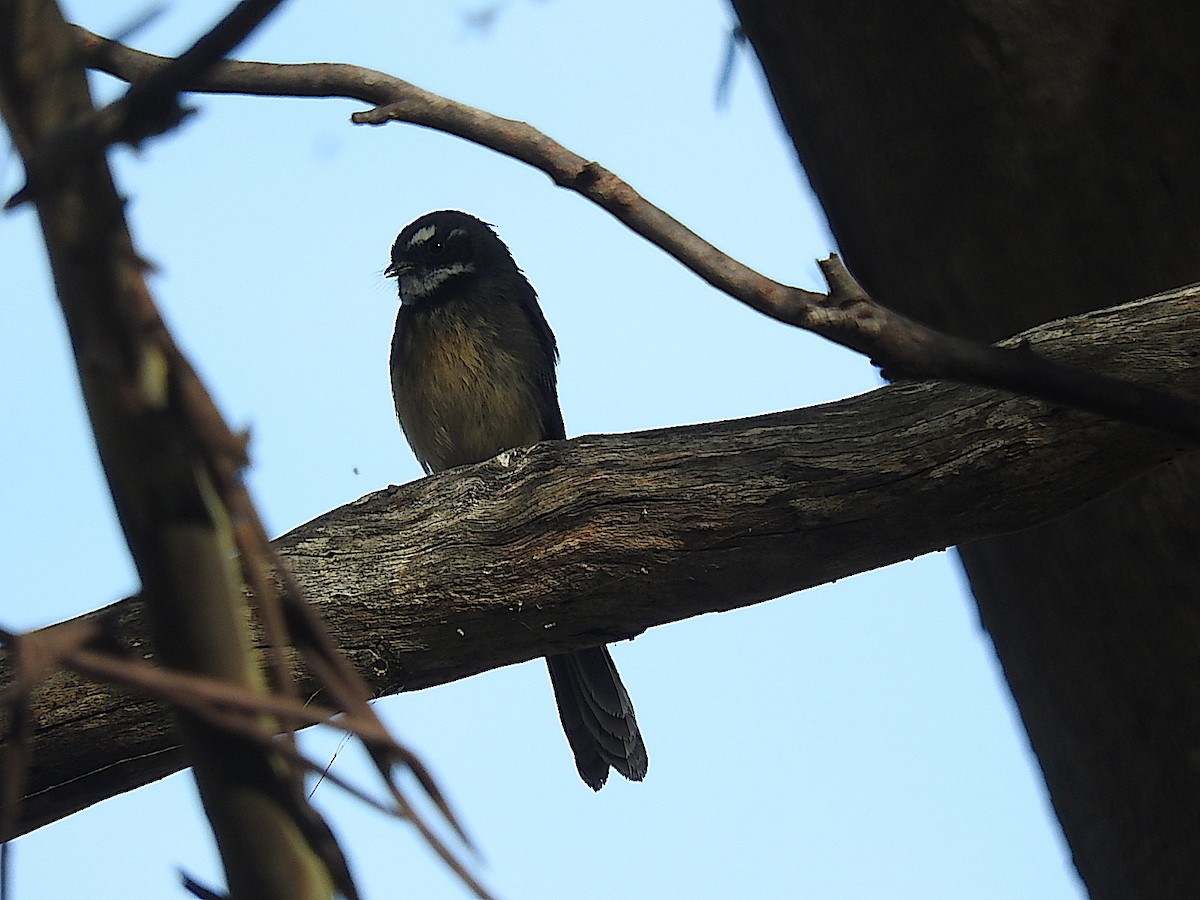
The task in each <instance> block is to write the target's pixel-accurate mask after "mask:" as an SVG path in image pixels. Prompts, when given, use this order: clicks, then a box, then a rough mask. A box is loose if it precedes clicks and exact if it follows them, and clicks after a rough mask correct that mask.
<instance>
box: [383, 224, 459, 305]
mask: <svg viewBox="0 0 1200 900" xmlns="http://www.w3.org/2000/svg"><path fill="white" fill-rule="evenodd" d="M432 227H433V226H432V225H431V226H430V228H432ZM423 231H425V229H424V228H422V229H421V231H418V232H417V233H416V234H415V235H413V240H414V241H415V240H416V239H417V238H418V237H420V235H421V233H422V232H423ZM426 240H428V238H426ZM474 271H475V266H474V265H473V264H472V263H462V262H457V263H451V264H450V265H448V266H441V267H440V268H437V269H431V270H429V271H427V272H424V273H420V274H418V273H416V272H410V273H408V274H406V275H401V276H400V299H401V300H408V301H412V302H416V301H417V300H424V299H425V298H426V297H428V296H429V295H430V294H432V293H433V292H434V291H436V290H437V289H438V288H439V287H441V286H442V285H443V284H444V283H445V282H446V281H448V280H449V279H451V278H454V277H455V276H456V275H469V274H470V273H472V272H474Z"/></svg>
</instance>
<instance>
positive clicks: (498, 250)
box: [383, 209, 519, 305]
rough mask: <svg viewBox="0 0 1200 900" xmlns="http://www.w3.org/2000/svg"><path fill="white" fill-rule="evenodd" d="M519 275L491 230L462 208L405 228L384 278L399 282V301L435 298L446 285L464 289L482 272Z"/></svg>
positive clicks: (427, 216)
mask: <svg viewBox="0 0 1200 900" xmlns="http://www.w3.org/2000/svg"><path fill="white" fill-rule="evenodd" d="M514 271H519V270H517V267H516V263H514V262H513V259H512V255H511V254H510V253H509V252H508V248H507V247H506V246H504V242H503V241H501V240H500V238H499V237H497V236H496V233H495V232H494V231H493V230H492V228H491V226H490V225H488V224H487V223H486V222H483V221H481V220H479V219H477V218H475V217H474V216H472V215H468V214H467V213H464V212H459V211H457V210H449V209H444V210H439V211H438V212H431V213H426V214H425V215H423V216H421V217H420V218H419V219H417V220H416V221H414V222H412V223H410V224H409V225H407V226H405V228H404V230H403V231H401V232H400V235H399V237H397V238H396V243H395V244H393V245H392V261H391V263H390V264H389V265H388V267H387V268H386V269H384V270H383V274H384V275H386V276H387V277H388V278H395V279H396V280H397V281H398V282H399V287H400V302H401V303H404V304H408V305H415V304H420V303H424V302H427V301H429V300H432V299H435V298H437V297H438V296H439V293H440V292H441V291H442V289H443V286H446V285H450V286H453V287H461V286H463V285H465V284H467V283H468V282H470V281H472V280H473V279H475V278H476V277H477V276H479V275H481V274H488V273H490V274H497V275H498V274H501V273H508V272H514Z"/></svg>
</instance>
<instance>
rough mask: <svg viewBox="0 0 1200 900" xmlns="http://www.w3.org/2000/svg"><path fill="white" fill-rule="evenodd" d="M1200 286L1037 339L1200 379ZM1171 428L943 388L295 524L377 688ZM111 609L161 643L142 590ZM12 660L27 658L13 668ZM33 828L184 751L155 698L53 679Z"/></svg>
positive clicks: (1105, 362)
mask: <svg viewBox="0 0 1200 900" xmlns="http://www.w3.org/2000/svg"><path fill="white" fill-rule="evenodd" d="M1198 336H1200V288H1189V289H1185V290H1182V291H1179V292H1176V293H1173V294H1170V295H1164V296H1162V297H1159V298H1153V299H1151V300H1147V301H1143V302H1140V303H1137V304H1130V305H1127V306H1124V307H1120V308H1117V309H1115V310H1107V311H1103V312H1101V313H1096V314H1092V315H1089V316H1086V317H1081V318H1079V319H1072V320H1064V321H1062V322H1057V323H1051V324H1049V325H1046V326H1042V327H1040V328H1038V329H1036V330H1035V331H1033V332H1030V333H1029V334H1028V335H1027V338H1028V339H1029V341H1030V342H1031V343H1032V344H1033V345H1034V346H1036V347H1038V348H1040V349H1043V350H1045V351H1046V352H1047V353H1049V354H1050V355H1052V356H1053V357H1055V358H1057V359H1061V360H1062V361H1063V362H1066V363H1069V364H1071V365H1077V366H1079V367H1080V368H1083V369H1091V368H1096V367H1100V366H1103V367H1104V368H1105V369H1106V370H1108V371H1110V372H1114V373H1116V374H1119V375H1121V376H1122V377H1126V378H1130V379H1134V380H1137V381H1140V382H1145V383H1147V384H1151V385H1155V386H1158V387H1168V388H1170V389H1171V390H1173V391H1176V392H1178V393H1179V394H1181V395H1183V396H1189V397H1196V396H1200V370H1198V369H1197V367H1196V366H1195V365H1194V359H1195V349H1194V348H1195V346H1197V338H1198ZM1175 449H1176V448H1175V446H1173V442H1171V441H1169V440H1167V439H1166V438H1164V437H1163V436H1162V435H1161V434H1160V433H1159V432H1155V431H1150V430H1147V429H1143V428H1139V427H1136V426H1130V425H1123V424H1119V423H1114V422H1111V421H1108V420H1103V419H1098V418H1096V417H1094V416H1091V415H1088V414H1084V413H1078V412H1072V411H1068V410H1065V409H1062V408H1055V407H1049V406H1047V405H1045V404H1043V403H1040V402H1038V401H1033V400H1030V399H1028V398H1024V397H1014V396H1012V395H1009V394H1004V393H999V392H995V391H989V390H986V389H982V388H971V387H962V386H953V385H947V384H942V383H923V384H904V385H896V386H892V387H887V388H882V389H880V390H877V391H874V392H872V393H870V394H866V395H863V396H861V397H856V398H853V399H850V400H844V401H841V402H838V403H831V404H827V405H824V406H819V407H814V408H811V409H803V410H797V411H794V412H788V413H779V414H775V415H768V416H760V417H756V418H752V419H744V420H739V421H733V422H719V423H712V424H707V425H699V426H689V427H685V428H671V429H664V430H660V431H651V432H642V433H637V434H629V435H612V436H592V437H583V438H577V439H575V440H571V441H564V442H551V443H546V444H540V445H538V446H536V447H534V448H531V449H528V450H517V451H511V452H508V453H504V454H502V455H500V456H499V457H497V458H496V459H494V460H491V461H489V462H486V463H482V464H480V465H478V466H473V467H470V468H466V469H458V470H453V471H450V472H446V473H443V474H440V475H436V476H432V477H429V478H425V479H422V480H420V481H418V482H415V483H412V484H409V485H404V486H402V487H393V488H389V489H387V490H383V491H379V492H376V493H374V494H371V495H368V496H366V497H364V498H362V499H360V500H358V501H356V502H354V503H350V504H348V505H346V506H343V507H341V508H339V509H336V510H333V511H331V512H329V513H327V514H325V515H323V516H320V517H318V518H317V519H315V520H313V521H312V522H309V523H307V524H306V525H303V526H301V527H299V528H297V529H295V530H294V531H292V532H290V533H289V534H287V535H284V536H283V537H281V538H280V539H279V540H278V541H277V542H276V543H277V546H278V548H279V550H280V553H281V555H282V556H283V558H284V559H285V560H286V561H287V563H288V565H289V566H290V567H291V568H292V570H293V571H294V572H295V574H296V576H297V578H298V579H299V580H300V582H301V583H302V584H303V586H304V589H305V591H306V592H307V594H308V596H309V597H310V598H312V599H313V600H314V602H316V603H318V604H319V605H320V608H321V609H322V611H323V613H324V615H325V618H326V619H327V621H328V623H329V625H330V628H331V630H332V631H333V632H334V634H335V637H336V639H337V641H338V642H339V643H340V645H341V647H342V648H343V650H344V651H345V652H346V654H347V655H348V656H349V657H350V658H351V659H352V660H353V661H354V662H355V663H356V664H357V666H358V668H359V669H360V671H361V672H362V673H363V675H364V676H365V677H366V678H367V679H368V680H369V681H370V683H371V685H372V687H373V689H374V690H375V691H376V693H378V694H380V695H383V694H390V693H395V692H397V691H400V690H411V689H415V688H423V687H428V686H430V685H435V684H439V683H442V682H446V681H450V680H453V679H456V678H461V677H465V676H467V675H471V674H474V673H477V672H480V671H484V670H487V669H491V668H495V667H497V666H502V665H508V664H511V663H515V662H520V661H522V660H527V659H532V658H534V657H537V656H542V655H545V654H547V653H551V652H557V651H561V650H564V649H568V648H577V647H583V646H588V645H594V644H597V643H601V642H608V641H612V640H615V639H620V638H625V637H633V636H635V635H637V634H639V633H640V632H642V631H644V630H645V629H647V628H649V627H652V626H654V625H660V624H663V623H666V622H671V621H675V620H679V619H683V618H687V617H689V616H695V615H699V614H701V613H705V612H713V611H719V610H728V609H733V608H736V607H741V606H747V605H750V604H753V603H757V602H760V601H763V600H767V599H770V598H773V597H778V596H781V595H783V594H786V593H789V592H792V591H796V590H800V589H803V588H806V587H810V586H813V585H817V584H821V583H824V582H827V581H831V580H833V579H837V578H842V577H845V576H847V575H851V574H853V573H856V572H862V571H866V570H868V569H872V568H875V567H878V566H882V565H886V564H888V563H891V562H895V561H898V560H903V559H907V558H910V557H913V556H916V555H919V554H922V553H926V552H929V551H932V550H938V549H941V548H943V547H946V546H949V545H951V544H954V543H958V542H962V541H966V540H971V539H975V538H979V537H983V536H985V535H989V534H996V533H1000V532H1006V531H1012V530H1015V529H1019V528H1022V527H1025V526H1028V525H1031V524H1034V523H1036V522H1040V521H1045V520H1047V519H1050V518H1053V517H1055V516H1058V515H1060V514H1062V513H1064V512H1065V511H1067V510H1070V509H1073V508H1075V507H1078V506H1079V505H1080V504H1082V503H1085V502H1087V501H1088V500H1090V499H1092V498H1095V497H1097V496H1100V495H1101V494H1103V493H1105V492H1107V491H1109V490H1111V489H1112V488H1114V487H1115V486H1117V485H1118V484H1120V483H1121V482H1122V481H1123V480H1125V479H1129V478H1132V477H1134V476H1135V475H1137V474H1138V473H1141V472H1144V471H1146V470H1147V469H1149V468H1151V467H1153V466H1155V465H1156V464H1157V463H1158V462H1159V461H1161V460H1164V459H1166V458H1169V457H1170V456H1171V455H1172V454H1173V453H1174V452H1175ZM88 618H98V619H101V620H105V621H107V623H108V624H109V626H110V627H111V629H112V631H113V633H114V634H120V635H122V636H124V637H123V639H125V640H127V641H128V642H129V643H130V645H131V646H132V648H133V649H134V650H135V651H138V652H145V648H144V642H143V638H142V637H141V635H143V634H144V630H145V629H144V625H143V622H142V611H141V604H140V602H139V601H138V600H136V599H133V600H125V601H122V602H120V603H117V604H115V605H113V606H111V607H108V608H106V609H104V610H100V611H99V612H96V613H93V614H91V615H90V616H89V617H88ZM0 673H3V674H4V677H5V680H10V679H11V670H10V663H8V661H5V663H4V667H2V668H0ZM34 702H35V719H36V721H37V731H36V735H35V745H34V756H33V764H32V770H31V771H32V775H31V779H32V781H31V785H32V788H31V793H30V796H29V797H27V799H26V803H25V806H24V808H23V813H24V815H25V819H24V821H23V822H22V824H21V825H20V826H19V827H20V830H22V831H23V830H28V829H30V828H34V827H37V826H38V825H41V824H44V823H46V822H49V821H52V820H54V819H56V818H60V817H62V816H64V815H67V814H69V813H70V812H73V811H75V810H77V809H80V808H82V807H84V806H87V805H89V804H91V803H94V802H96V801H98V800H100V799H103V798H105V797H107V796H111V795H113V794H115V793H119V792H121V791H124V790H128V789H130V788H132V787H136V786H138V785H140V784H143V783H146V782H148V781H151V780H154V779H155V778H158V777H161V776H163V775H165V774H168V773H170V772H172V771H175V770H176V769H177V768H179V767H180V766H181V765H182V761H181V759H180V757H179V754H178V753H177V751H176V750H175V749H174V741H173V738H172V735H171V733H170V728H169V725H168V723H167V720H166V717H165V716H164V715H163V714H162V713H161V712H160V711H159V710H158V708H157V707H156V706H155V705H154V704H152V703H148V702H144V701H141V700H135V699H130V698H129V697H127V696H124V695H122V694H121V693H119V692H117V691H114V690H112V689H110V688H107V687H104V686H101V685H93V684H89V683H86V682H84V681H82V680H80V679H79V678H77V677H75V676H72V675H69V674H64V673H59V674H56V675H55V676H53V677H52V678H51V679H49V680H48V681H47V682H46V683H45V684H43V685H42V686H41V687H40V688H39V689H38V691H37V693H36V695H35V698H34Z"/></svg>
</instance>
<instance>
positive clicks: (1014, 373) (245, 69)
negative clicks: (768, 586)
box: [76, 27, 1200, 441]
mask: <svg viewBox="0 0 1200 900" xmlns="http://www.w3.org/2000/svg"><path fill="white" fill-rule="evenodd" d="M76 34H77V36H78V38H79V41H80V46H81V48H82V51H83V53H84V56H85V59H86V62H87V65H89V66H91V67H92V68H94V69H97V70H99V71H102V72H106V73H108V74H110V75H113V76H115V77H117V78H121V79H124V80H126V81H130V82H133V83H136V82H138V81H140V80H141V79H143V78H148V77H151V76H152V75H153V74H154V73H155V72H157V71H159V70H160V69H161V68H162V67H163V66H166V65H168V64H169V63H170V60H168V59H166V58H164V57H159V56H154V55H152V54H149V53H144V52H141V51H138V50H134V49H132V48H129V47H126V46H124V45H122V44H119V43H117V42H114V41H110V40H107V39H105V38H103V37H100V36H98V35H95V34H93V33H91V32H89V31H87V30H85V29H83V28H79V27H76ZM188 88H189V89H190V90H193V91H198V92H207V93H236V94H254V95H266V96H288V97H339V98H344V99H351V100H358V101H361V102H364V103H370V104H372V105H373V108H372V109H370V110H366V111H363V112H358V113H355V114H354V115H353V116H351V120H352V121H354V122H355V123H358V124H369V125H380V124H384V123H386V122H390V121H400V122H408V123H411V124H414V125H422V126H425V127H427V128H434V129H437V130H439V131H444V132H446V133H448V134H453V135H456V136H458V137H461V138H463V139H465V140H469V141H472V142H474V143H476V144H479V145H480V146H483V147H487V148H489V149H492V150H495V151H496V152H498V153H502V154H504V155H506V156H510V157H512V158H513V159H517V160H520V161H521V162H524V163H526V164H528V165H530V166H532V167H534V168H536V169H538V170H540V171H542V172H544V173H546V174H547V175H548V176H549V177H550V178H551V179H552V180H553V181H554V183H555V184H557V185H559V186H561V187H565V188H568V189H570V190H573V191H575V192H577V193H579V194H581V195H582V196H584V197H586V198H587V199H589V200H591V201H592V202H593V203H596V204H597V205H598V206H600V207H602V208H603V209H605V210H607V211H608V212H609V213H611V214H612V215H613V216H614V217H615V218H617V219H618V220H619V221H621V222H622V223H623V224H625V225H626V226H627V227H629V228H630V229H632V230H633V231H634V232H636V233H637V234H639V235H641V236H642V237H644V238H646V239H647V240H648V241H650V242H651V243H653V244H654V245H656V246H657V247H659V248H661V249H662V250H664V251H665V252H667V253H668V254H670V255H671V256H672V257H674V258H675V259H676V260H678V261H679V262H680V263H682V264H683V265H684V266H686V267H687V268H689V269H690V270H691V271H693V272H695V273H696V274H697V275H699V276H700V277H701V278H702V279H704V280H705V281H706V282H708V283H709V284H711V285H712V286H713V287H715V288H717V289H719V290H721V291H724V292H725V293H727V294H729V295H730V296H731V297H733V298H734V299H736V300H738V301H740V302H742V303H744V304H746V305H747V306H749V307H751V308H752V309H755V310H757V311H759V312H761V313H763V314H765V315H768V316H770V317H771V318H774V319H776V320H778V321H780V322H784V323H786V324H789V325H795V326H797V327H800V328H804V329H806V330H808V331H812V332H814V333H816V334H819V335H821V336H822V337H825V338H827V339H829V340H831V341H833V342H835V343H837V344H840V345H842V346H844V347H848V348H850V349H852V350H856V351H858V352H860V353H863V354H865V355H867V356H869V357H870V358H871V359H872V360H873V361H874V362H875V363H876V364H877V365H879V366H880V367H881V368H882V369H883V370H884V373H885V374H886V375H888V376H889V377H906V378H912V379H946V380H951V381H958V382H963V383H967V384H978V385H982V386H985V387H992V388H999V389H1004V390H1010V391H1013V392H1015V393H1019V394H1026V395H1029V396H1033V397H1037V398H1040V399H1043V400H1047V401H1051V402H1055V403H1062V404H1066V405H1068V406H1072V407H1076V408H1078V409H1083V410H1087V411H1090V412H1093V413H1097V414H1100V415H1103V416H1108V417H1111V418H1116V419H1121V420H1124V421H1128V422H1134V423H1138V424H1142V425H1149V426H1151V427H1155V428H1159V429H1162V430H1164V431H1168V432H1172V433H1174V434H1176V435H1179V436H1182V437H1185V438H1187V439H1189V440H1191V441H1195V440H1200V406H1198V405H1196V404H1194V403H1191V402H1189V401H1186V400H1182V399H1180V398H1178V397H1174V396H1172V395H1170V394H1168V393H1165V392H1162V391H1157V390H1152V389H1149V388H1143V387H1141V386H1138V385H1135V384H1130V383H1128V382H1122V381H1118V380H1117V379H1112V378H1107V377H1105V376H1102V375H1098V374H1093V373H1089V372H1081V371H1078V370H1074V369H1070V368H1067V367H1065V366H1061V365H1058V364H1056V363H1053V362H1050V361H1049V360H1046V359H1044V358H1042V357H1039V356H1037V355H1035V354H1034V353H1032V352H1029V351H1028V350H1027V349H1024V348H1015V349H1014V348H1001V347H996V346H992V345H988V344H981V343H977V342H975V341H970V340H966V339H963V338H957V337H953V336H951V335H947V334H944V333H942V332H939V331H937V330H935V329H932V328H929V327H927V326H925V325H922V324H920V323H918V322H916V321H914V320H912V319H909V318H907V317H906V316H902V315H900V314H899V313H896V312H893V311H891V310H890V309H888V308H887V307H885V306H883V305H881V304H879V303H877V302H876V301H875V300H873V299H872V298H871V297H870V296H869V295H868V294H867V292H866V291H865V290H863V288H862V287H861V286H860V285H859V284H858V283H857V282H856V281H855V280H854V278H853V277H852V276H851V275H850V273H849V272H848V271H847V270H846V268H845V267H844V266H843V265H842V264H841V262H840V260H839V259H838V258H837V257H836V256H831V257H830V258H829V259H827V260H824V261H823V262H822V263H821V269H822V272H823V274H824V275H825V278H826V281H827V282H828V284H829V287H830V290H829V293H828V294H821V293H817V292H814V291H807V290H803V289H801V288H797V287H791V286H788V285H784V284H781V283H779V282H777V281H774V280H772V279H770V278H767V277H766V276H764V275H761V274H760V273H758V272H756V271H754V270H753V269H751V268H750V267H748V266H746V265H744V264H743V263H740V262H738V261H737V260H736V259H733V258H732V257H730V256H728V255H727V254H725V253H723V252H721V251H720V250H718V249H717V248H716V247H714V246H713V245H712V244H710V243H708V242H707V241H705V240H704V239H703V238H701V237H700V236H699V235H697V234H695V233H694V232H693V231H691V230H690V229H688V228H687V227H686V226H684V225H683V224H682V223H681V222H679V221H678V220H676V219H674V218H672V217H671V216H670V215H668V214H667V213H666V212H664V211H663V210H661V209H659V208H658V207H656V206H654V205H653V204H652V203H650V202H649V201H647V200H646V199H645V198H644V197H642V196H641V195H640V194H638V193H637V191H635V190H634V189H633V188H632V187H630V186H629V185H628V184H626V183H625V182H624V181H622V180H621V179H620V178H618V177H617V176H616V175H614V174H613V173H612V172H610V171H608V170H607V169H605V168H604V167H602V166H600V165H599V164H598V163H596V162H592V161H589V160H587V159H586V158H584V157H582V156H580V155H579V154H577V153H574V152H572V151H571V150H569V149H567V148H566V147H564V146H562V145H561V144H559V143H558V142H556V141H554V140H553V139H552V138H550V137H548V136H547V135H545V134H543V133H542V132H540V131H538V130H537V129H535V128H533V127H531V126H530V125H528V124H526V123H524V122H519V121H515V120H512V119H505V118H502V117H500V116H494V115H492V114H490V113H487V112H484V111H482V110H479V109H475V108H473V107H470V106H466V105H465V104H462V103H457V102H455V101H453V100H449V99H447V98H445V97H440V96H438V95H436V94H433V93H430V92H429V91H426V90H424V89H422V88H419V87H417V86H415V85H413V84H410V83H408V82H406V81H403V80H402V79H400V78H396V77H395V76H392V75H388V74H385V73H383V72H379V71H375V70H372V69H367V68H363V67H360V66H353V65H347V64H344V63H292V64H279V63H264V62H246V61H235V60H228V61H225V62H222V63H219V64H218V65H216V66H214V67H213V69H212V70H211V71H209V73H208V74H207V75H206V76H204V77H202V78H198V79H196V80H195V81H194V82H192V83H190V84H189V85H188Z"/></svg>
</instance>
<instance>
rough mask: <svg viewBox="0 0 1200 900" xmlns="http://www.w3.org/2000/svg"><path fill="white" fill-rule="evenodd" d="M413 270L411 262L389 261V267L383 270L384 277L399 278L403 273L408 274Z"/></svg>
mask: <svg viewBox="0 0 1200 900" xmlns="http://www.w3.org/2000/svg"><path fill="white" fill-rule="evenodd" d="M412 270H413V267H412V265H411V264H410V263H389V264H388V267H387V268H386V269H384V270H383V277H384V278H399V277H400V276H401V275H407V274H408V273H409V272H411V271H412Z"/></svg>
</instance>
